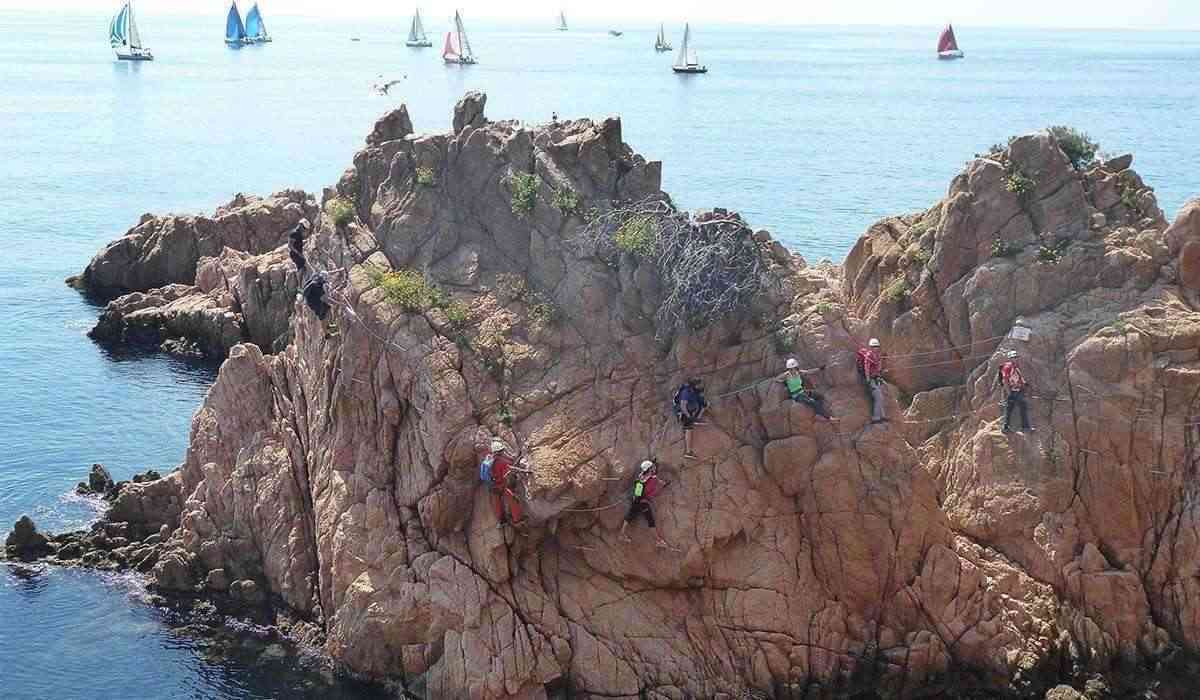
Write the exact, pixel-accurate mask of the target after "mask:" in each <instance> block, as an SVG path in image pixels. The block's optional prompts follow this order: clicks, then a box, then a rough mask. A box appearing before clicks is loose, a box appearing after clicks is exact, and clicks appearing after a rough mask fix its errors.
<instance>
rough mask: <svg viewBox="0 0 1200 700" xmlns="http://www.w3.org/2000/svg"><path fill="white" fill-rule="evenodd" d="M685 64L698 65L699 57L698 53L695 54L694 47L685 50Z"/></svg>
mask: <svg viewBox="0 0 1200 700" xmlns="http://www.w3.org/2000/svg"><path fill="white" fill-rule="evenodd" d="M687 64H688V65H689V66H698V65H700V57H699V56H698V55H696V49H688V52H687Z"/></svg>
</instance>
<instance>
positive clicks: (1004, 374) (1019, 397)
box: [995, 350, 1034, 433]
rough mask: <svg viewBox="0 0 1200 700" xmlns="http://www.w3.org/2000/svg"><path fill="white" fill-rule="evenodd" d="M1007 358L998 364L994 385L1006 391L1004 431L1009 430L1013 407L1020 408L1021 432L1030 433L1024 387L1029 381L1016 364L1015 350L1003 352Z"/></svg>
mask: <svg viewBox="0 0 1200 700" xmlns="http://www.w3.org/2000/svg"><path fill="white" fill-rule="evenodd" d="M1004 357H1005V359H1006V360H1007V361H1006V362H1005V363H1004V364H1002V365H1000V370H999V371H998V372H996V384H995V385H996V386H997V387H1003V388H1004V390H1005V391H1006V392H1007V393H1006V394H1005V398H1004V432H1006V433H1007V432H1011V431H1010V429H1009V425H1010V424H1011V422H1012V413H1013V409H1014V408H1019V409H1021V427H1022V431H1023V432H1028V433H1032V432H1034V429H1033V427H1032V426H1030V425H1029V405H1028V404H1027V403H1025V389H1026V388H1027V387H1028V386H1029V382H1028V381H1026V380H1025V375H1024V373H1022V372H1021V367H1020V365H1018V364H1017V359H1018V357H1019V356H1018V354H1017V351H1016V350H1009V351H1008V352H1007V353H1005V354H1004Z"/></svg>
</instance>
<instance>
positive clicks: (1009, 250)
mask: <svg viewBox="0 0 1200 700" xmlns="http://www.w3.org/2000/svg"><path fill="white" fill-rule="evenodd" d="M1019 252H1021V247H1020V246H1018V245H1017V244H1015V243H1009V242H1008V241H1006V240H1004V239H1003V238H1000V237H999V236H997V237H996V238H995V240H993V241H992V257H993V258H1011V257H1013V256H1014V255H1016V254H1017V253H1019Z"/></svg>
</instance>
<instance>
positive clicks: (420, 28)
mask: <svg viewBox="0 0 1200 700" xmlns="http://www.w3.org/2000/svg"><path fill="white" fill-rule="evenodd" d="M404 45H405V46H411V47H413V48H414V49H421V48H426V47H429V46H433V42H432V41H430V40H429V35H428V34H426V33H425V23H424V22H422V21H421V8H419V7H418V8H417V11H416V12H415V13H413V18H412V26H410V27H409V28H408V41H406V42H404Z"/></svg>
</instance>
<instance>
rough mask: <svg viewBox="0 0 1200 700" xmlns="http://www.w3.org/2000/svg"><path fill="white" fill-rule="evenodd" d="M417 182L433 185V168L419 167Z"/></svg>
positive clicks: (422, 184) (423, 185)
mask: <svg viewBox="0 0 1200 700" xmlns="http://www.w3.org/2000/svg"><path fill="white" fill-rule="evenodd" d="M417 184H418V185H420V186H422V187H433V185H434V180H433V168H427V167H420V168H417Z"/></svg>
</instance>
